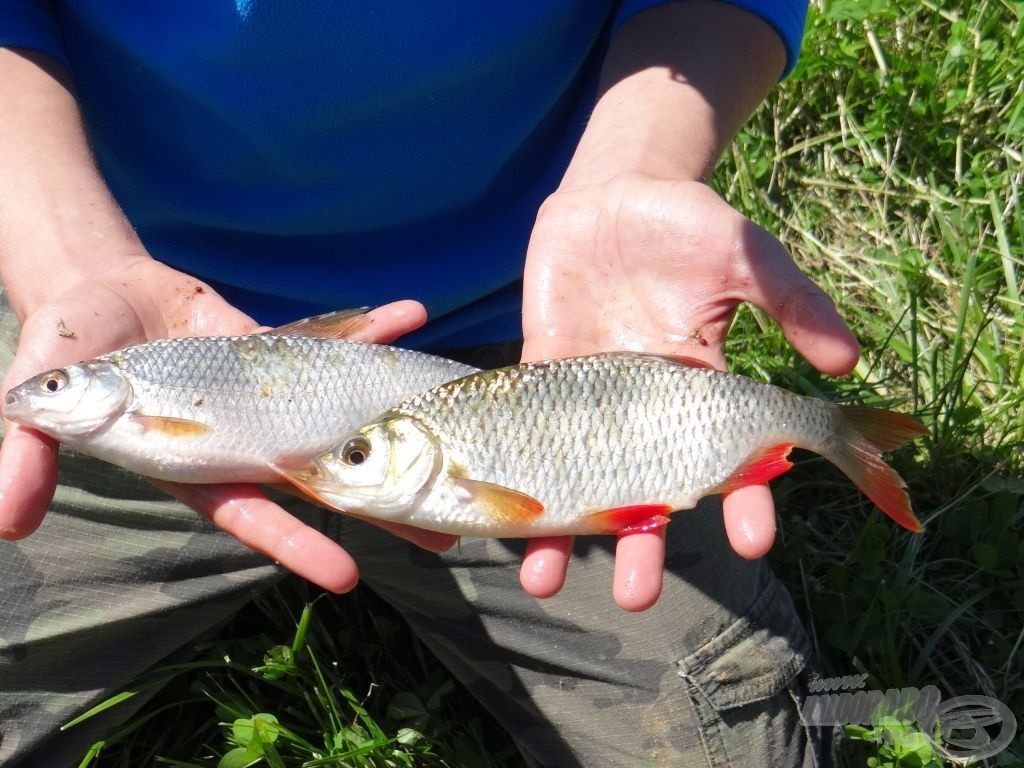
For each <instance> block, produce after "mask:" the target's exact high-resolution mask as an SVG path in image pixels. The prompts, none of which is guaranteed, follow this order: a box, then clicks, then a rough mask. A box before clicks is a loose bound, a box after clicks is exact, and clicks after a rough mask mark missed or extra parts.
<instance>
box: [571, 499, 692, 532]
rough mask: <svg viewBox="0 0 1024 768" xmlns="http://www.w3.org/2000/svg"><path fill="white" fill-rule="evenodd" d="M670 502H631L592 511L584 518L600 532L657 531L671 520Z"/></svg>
mask: <svg viewBox="0 0 1024 768" xmlns="http://www.w3.org/2000/svg"><path fill="white" fill-rule="evenodd" d="M672 509H673V508H672V507H671V506H670V505H668V504H631V505H629V506H624V507H613V508H612V509H602V510H599V511H597V512H591V513H590V514H589V515H587V516H586V517H585V518H584V520H585V522H586V523H587V525H588V527H590V526H592V527H593V528H594V529H595V530H596V531H598V532H600V533H615V534H618V535H620V536H625V535H627V534H630V533H648V532H650V531H656V530H657V529H659V528H661V527H662V526H664V525H667V524H668V522H669V519H668V515H669V513H670V512H672Z"/></svg>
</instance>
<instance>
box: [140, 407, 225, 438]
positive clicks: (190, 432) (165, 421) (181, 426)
mask: <svg viewBox="0 0 1024 768" xmlns="http://www.w3.org/2000/svg"><path fill="white" fill-rule="evenodd" d="M131 420H132V421H133V422H134V423H135V424H137V425H138V426H139V427H141V428H142V431H144V432H159V433H160V434H162V435H165V436H167V437H175V438H181V439H182V440H193V439H195V438H197V437H202V436H203V435H208V434H210V433H211V432H213V427H211V426H210V425H208V424H203V423H202V422H201V421H193V420H192V419H179V418H175V417H173V416H147V415H145V414H143V413H133V414H132V415H131Z"/></svg>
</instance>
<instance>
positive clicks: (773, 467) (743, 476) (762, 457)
mask: <svg viewBox="0 0 1024 768" xmlns="http://www.w3.org/2000/svg"><path fill="white" fill-rule="evenodd" d="M792 450H793V443H779V444H778V445H771V446H769V447H768V448H765V449H764V450H763V451H760V452H758V453H755V454H754V455H753V456H751V457H750V458H749V459H747V460H746V461H745V462H743V464H741V465H740V466H739V467H737V468H736V470H735V471H734V472H733V473H732V474H731V475H729V477H727V478H726V479H725V482H723V483H722V484H721V485H719V486H718V487H717V488H715V489H714V490H713V491H711V492H712V493H729V492H730V491H735V490H736V489H737V488H742V487H744V486H746V485H760V484H762V483H767V482H768V481H769V480H771V479H773V478H776V477H778V476H779V475H781V474H783V473H785V472H788V471H789V469H790V468H791V467H792V466H793V462H791V461H790V460H789V459H788V458H786V457H787V456H789V452H790V451H792Z"/></svg>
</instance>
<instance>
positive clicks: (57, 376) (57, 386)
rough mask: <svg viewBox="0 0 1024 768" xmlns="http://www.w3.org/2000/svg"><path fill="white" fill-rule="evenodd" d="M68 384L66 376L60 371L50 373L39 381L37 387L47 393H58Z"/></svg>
mask: <svg viewBox="0 0 1024 768" xmlns="http://www.w3.org/2000/svg"><path fill="white" fill-rule="evenodd" d="M67 383H68V375H67V373H65V372H64V371H62V370H59V369H58V370H56V371H50V372H49V373H47V374H46V375H45V376H43V378H42V379H40V380H39V386H40V387H41V388H42V389H44V390H46V391H47V392H50V393H54V392H60V391H61V390H62V389H63V388H64V385H65V384H67Z"/></svg>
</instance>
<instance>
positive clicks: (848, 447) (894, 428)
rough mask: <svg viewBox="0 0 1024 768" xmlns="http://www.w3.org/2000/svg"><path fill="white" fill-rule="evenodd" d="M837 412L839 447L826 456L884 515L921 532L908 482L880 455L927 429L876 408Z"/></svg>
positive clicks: (838, 410)
mask: <svg viewBox="0 0 1024 768" xmlns="http://www.w3.org/2000/svg"><path fill="white" fill-rule="evenodd" d="M836 413H837V416H836V431H837V434H838V438H839V449H838V450H837V451H835V452H834V453H833V454H831V455H826V458H827V459H828V460H829V461H831V462H832V463H833V464H835V465H836V466H837V467H839V469H841V470H842V471H843V473H844V474H845V475H846V476H847V477H849V478H850V479H851V480H852V481H853V482H854V483H855V484H856V486H857V487H858V488H860V490H861V491H862V492H863V493H864V494H865V495H866V496H867V497H868V498H869V499H871V500H872V501H873V502H875V504H877V505H878V508H879V509H881V510H882V511H883V512H885V514H887V515H888V516H889V517H891V518H892V519H893V520H895V521H896V522H897V523H899V524H900V525H902V526H903V527H904V528H906V529H907V530H908V531H914V532H915V533H920V532H921V531H922V530H924V529H923V527H922V526H921V521H920V520H918V519H917V517H916V516H915V515H914V512H913V510H912V509H911V507H910V497H909V496H907V492H906V490H905V489H906V487H907V484H906V483H904V482H903V478H901V477H900V476H899V475H898V474H896V471H895V470H894V469H893V468H892V467H890V466H889V465H888V464H886V463H885V461H883V460H882V456H881V454H882V451H891V450H892V449H893V448H898V447H899V446H901V445H903V444H904V443H907V442H910V441H911V440H913V439H914V438H915V437H919V436H921V435H924V434H926V433H927V432H928V430H927V428H926V427H925V426H924V425H923V424H921V422H919V421H918V420H917V419H915V418H913V417H911V416H907V415H906V414H902V413H894V412H892V411H882V410H879V409H877V408H864V407H861V406H842V407H838V408H837V411H836Z"/></svg>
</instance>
